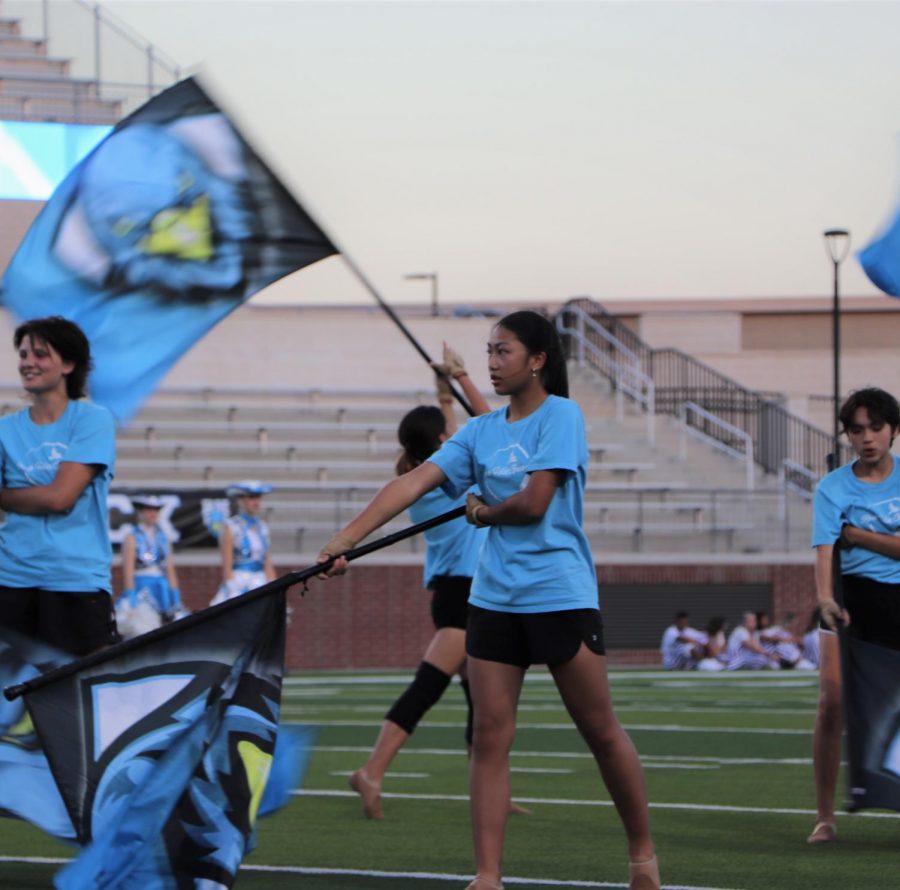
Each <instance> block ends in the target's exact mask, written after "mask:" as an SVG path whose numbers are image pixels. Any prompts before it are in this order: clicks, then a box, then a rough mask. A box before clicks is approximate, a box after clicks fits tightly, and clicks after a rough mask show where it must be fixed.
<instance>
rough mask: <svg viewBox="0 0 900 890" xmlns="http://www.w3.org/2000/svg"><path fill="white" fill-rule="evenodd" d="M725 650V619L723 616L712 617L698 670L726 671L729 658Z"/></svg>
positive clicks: (707, 628)
mask: <svg viewBox="0 0 900 890" xmlns="http://www.w3.org/2000/svg"><path fill="white" fill-rule="evenodd" d="M725 650H726V640H725V619H724V618H722V617H721V616H717V617H715V618H710V620H709V624H707V625H706V645H705V646H704V647H703V657H702V658H701V659H700V662H699V664H698V665H697V670H698V671H724V670H725V667H726V663H727V660H728V656H727V655H726V651H725Z"/></svg>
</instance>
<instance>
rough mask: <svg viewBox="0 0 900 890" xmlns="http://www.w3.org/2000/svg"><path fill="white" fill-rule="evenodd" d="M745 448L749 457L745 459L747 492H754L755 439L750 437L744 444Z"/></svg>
mask: <svg viewBox="0 0 900 890" xmlns="http://www.w3.org/2000/svg"><path fill="white" fill-rule="evenodd" d="M744 447H745V453H746V455H747V456H746V457H745V458H744V460H745V461H746V462H747V491H753V490H754V489H755V488H756V468H755V467H754V466H753V439H751V438H750V437H749V436H748V437H747V439H746V441H745V443H744Z"/></svg>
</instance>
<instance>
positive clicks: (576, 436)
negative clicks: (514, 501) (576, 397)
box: [528, 399, 587, 473]
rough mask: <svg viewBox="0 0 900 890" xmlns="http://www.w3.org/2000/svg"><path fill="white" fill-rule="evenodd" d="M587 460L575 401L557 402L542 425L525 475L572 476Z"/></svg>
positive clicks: (584, 441)
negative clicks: (552, 473) (540, 472)
mask: <svg viewBox="0 0 900 890" xmlns="http://www.w3.org/2000/svg"><path fill="white" fill-rule="evenodd" d="M586 461H587V439H586V436H585V431H584V418H583V417H582V415H581V409H580V408H579V407H578V405H577V403H576V402H572V401H569V400H568V399H560V400H559V401H558V402H557V403H556V404H555V405H554V408H553V411H551V412H548V414H547V416H546V418H545V420H544V422H543V424H542V425H541V430H540V435H539V438H538V447H537V451H535V453H534V454H533V455H532V456H531V460H529V461H528V472H529V473H533V472H535V471H536V470H566V471H567V472H570V473H574V472H576V471H577V470H578V468H579V467H580V466H581V465H582V464H583V463H586Z"/></svg>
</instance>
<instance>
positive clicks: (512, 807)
mask: <svg viewBox="0 0 900 890" xmlns="http://www.w3.org/2000/svg"><path fill="white" fill-rule="evenodd" d="M509 815H510V816H530V815H531V810H529V809H528V807H523V806H522V805H521V804H517V803H515V802H514V801H510V802H509Z"/></svg>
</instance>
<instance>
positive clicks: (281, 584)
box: [3, 507, 466, 701]
mask: <svg viewBox="0 0 900 890" xmlns="http://www.w3.org/2000/svg"><path fill="white" fill-rule="evenodd" d="M465 512H466V508H465V507H455V508H454V509H452V510H448V511H447V512H446V513H441V514H440V515H439V516H433V517H432V518H431V519H426V520H425V521H424V522H419V523H416V525H411V526H409V527H408V528H404V529H401V530H400V531H398V532H393V534H390V535H386V536H385V537H383V538H378V539H377V540H375V541H371V542H370V543H368V544H362V545H361V546H359V547H354V548H353V549H352V550H348V551H347V552H346V553H343V554H341V555H342V556H344V557H346V559H347V560H349V561H352V560H354V559H359V558H360V557H361V556H366V555H367V554H369V553H374V552H375V551H376V550H383V549H384V548H385V547H390V546H391V545H392V544H396V543H397V542H398V541H405V540H406V539H407V538H411V537H413V536H414V535H418V534H421V533H422V532H426V531H428V529H430V528H434V527H435V526H438V525H443V524H444V523H445V522H449V521H450V520H451V519H457V518H458V517H460V516H464V515H465ZM336 558H337V557H332V558H331V559H329V560H326V561H325V562H317V563H316V564H315V565H311V566H309V567H307V568H305V569H301V570H300V571H297V572H288V574H286V575H282V576H281V577H280V578H276V579H275V580H274V581H270V582H269V583H268V584H263V586H262V587H257V588H255V589H254V590H250V591H248V592H247V593H242V594H241V595H240V596H236V597H233V598H232V599H230V600H225V602H224V603H219V604H218V605H216V606H210V607H209V608H207V609H203V610H202V611H200V612H194V613H192V614H191V615H188V616H187V617H185V618H181V619H179V620H178V621H174V622H172V623H171V624H165V625H163V626H162V627H158V628H156V629H155V630H151V631H149V632H148V633H145V634H142V635H141V636H139V637H133V638H132V639H130V640H123V641H122V642H121V643H116V644H115V645H113V646H109V647H108V648H106V649H101V650H100V651H99V652H92V653H91V654H90V655H85V656H84V657H82V658H76V659H75V660H74V661H69V662H67V663H66V664H63V665H60V666H59V667H58V668H53V669H52V670H49V671H47V672H46V673H43V674H41V675H40V676H39V677H34V678H33V679H31V680H26V681H25V682H24V683H17V684H16V685H14V686H7V687H6V688H5V689H4V690H3V694H4V696H5V697H6V698H7V699H8V700H9V701H13V699H16V698H19V696H22V695H25V694H27V693H29V692H32V691H33V690H35V689H40V688H41V687H42V686H46V685H47V684H48V683H52V682H54V681H55V680H59V679H61V678H62V677H68V676H70V675H72V674H74V673H77V672H78V671H81V670H85V669H86V668H92V667H96V666H97V665H99V664H103V663H104V662H105V661H110V660H111V659H113V658H117V657H118V656H120V655H124V654H126V653H128V652H133V651H134V650H136V649H141V648H143V647H144V646H148V645H150V644H151V643H154V642H156V641H158V640H160V639H164V638H165V637H168V636H172V635H173V634H176V633H182V632H183V631H185V630H187V629H188V628H190V627H193V626H194V625H195V624H200V623H201V622H203V621H208V620H209V619H210V618H212V617H214V616H215V615H221V614H222V613H223V612H227V611H229V610H230V609H237V608H239V607H240V606H241V605H242V604H243V603H246V602H247V601H248V600H256V599H261V598H262V597H264V596H271V595H272V594H274V593H280V592H281V591H283V590H287V589H288V588H289V587H293V586H294V585H295V584H302V583H304V582H306V581H308V580H309V579H310V578H314V577H316V576H317V575H321V574H322V573H323V572H327V571H328V570H329V569H330V568H331V567H332V566H333V565H334V563H335V559H336ZM302 592H303V593H305V592H306V588H305V587H304V590H303V591H302Z"/></svg>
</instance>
